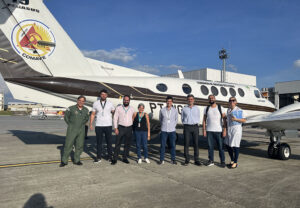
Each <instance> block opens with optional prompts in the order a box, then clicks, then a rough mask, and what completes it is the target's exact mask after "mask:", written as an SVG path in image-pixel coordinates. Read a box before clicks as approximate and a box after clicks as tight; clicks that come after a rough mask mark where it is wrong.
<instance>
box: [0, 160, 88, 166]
mask: <svg viewBox="0 0 300 208" xmlns="http://www.w3.org/2000/svg"><path fill="white" fill-rule="evenodd" d="M80 160H93V158H90V157H84V158H80ZM60 162H61V161H60V160H51V161H42V162H29V163H18V164H7V165H0V168H12V167H23V166H31V165H45V164H54V163H60ZM69 162H72V161H71V160H69Z"/></svg>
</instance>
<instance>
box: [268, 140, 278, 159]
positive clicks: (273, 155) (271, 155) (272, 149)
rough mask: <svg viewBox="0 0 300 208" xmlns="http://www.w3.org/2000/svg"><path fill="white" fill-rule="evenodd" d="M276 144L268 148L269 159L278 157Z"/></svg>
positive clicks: (271, 144) (272, 143)
mask: <svg viewBox="0 0 300 208" xmlns="http://www.w3.org/2000/svg"><path fill="white" fill-rule="evenodd" d="M274 144H275V142H271V143H270V144H269V147H268V156H269V158H277V156H278V148H277V147H274V146H275V145H274Z"/></svg>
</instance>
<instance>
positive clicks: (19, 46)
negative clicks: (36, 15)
mask: <svg viewBox="0 0 300 208" xmlns="http://www.w3.org/2000/svg"><path fill="white" fill-rule="evenodd" d="M11 42H12V45H13V48H14V49H15V50H16V52H17V53H18V54H19V55H20V56H22V57H24V58H27V59H31V60H42V59H46V58H47V57H49V56H50V55H51V54H52V53H53V52H54V49H55V45H56V42H55V37H54V35H53V33H52V31H51V30H50V28H49V27H48V26H47V25H45V24H44V23H42V22H40V21H37V20H24V21H22V22H20V23H19V24H17V25H16V26H15V27H14V29H13V31H12V33H11Z"/></svg>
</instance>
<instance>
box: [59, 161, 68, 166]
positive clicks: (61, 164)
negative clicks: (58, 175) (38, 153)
mask: <svg viewBox="0 0 300 208" xmlns="http://www.w3.org/2000/svg"><path fill="white" fill-rule="evenodd" d="M66 165H67V164H65V163H63V162H61V163H60V165H59V167H65V166H66Z"/></svg>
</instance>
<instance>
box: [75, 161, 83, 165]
mask: <svg viewBox="0 0 300 208" xmlns="http://www.w3.org/2000/svg"><path fill="white" fill-rule="evenodd" d="M74 165H83V164H82V162H80V161H79V162H77V163H74Z"/></svg>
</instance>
